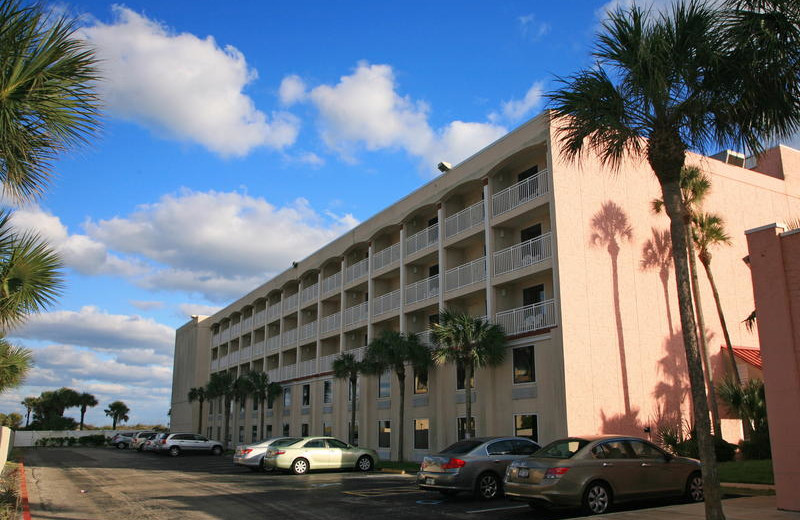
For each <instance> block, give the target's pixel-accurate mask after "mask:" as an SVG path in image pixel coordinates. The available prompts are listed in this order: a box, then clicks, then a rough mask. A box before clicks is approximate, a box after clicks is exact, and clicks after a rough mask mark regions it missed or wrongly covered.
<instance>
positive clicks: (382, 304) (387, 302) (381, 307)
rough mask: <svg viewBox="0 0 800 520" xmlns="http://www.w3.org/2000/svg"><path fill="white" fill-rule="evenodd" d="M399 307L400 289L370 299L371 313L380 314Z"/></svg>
mask: <svg viewBox="0 0 800 520" xmlns="http://www.w3.org/2000/svg"><path fill="white" fill-rule="evenodd" d="M399 308H400V289H396V290H394V291H392V292H390V293H387V294H383V295H381V296H378V297H377V298H375V299H374V300H373V301H372V315H373V316H380V315H381V314H386V313H387V312H391V311H394V310H397V309H399Z"/></svg>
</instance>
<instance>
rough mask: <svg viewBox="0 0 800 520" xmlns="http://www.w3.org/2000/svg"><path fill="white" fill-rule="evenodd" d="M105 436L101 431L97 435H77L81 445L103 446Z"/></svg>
mask: <svg viewBox="0 0 800 520" xmlns="http://www.w3.org/2000/svg"><path fill="white" fill-rule="evenodd" d="M106 440H107V439H106V436H105V435H103V434H102V433H100V434H97V435H87V436H85V437H78V444H80V445H81V446H105V445H106Z"/></svg>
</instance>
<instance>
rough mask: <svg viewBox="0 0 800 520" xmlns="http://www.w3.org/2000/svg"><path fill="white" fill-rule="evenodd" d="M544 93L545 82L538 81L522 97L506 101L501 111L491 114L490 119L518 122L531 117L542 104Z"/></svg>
mask: <svg viewBox="0 0 800 520" xmlns="http://www.w3.org/2000/svg"><path fill="white" fill-rule="evenodd" d="M543 95H544V83H543V82H541V81H537V82H536V83H534V84H533V85H531V88H529V89H528V91H527V92H526V93H525V96H524V97H523V98H522V99H513V100H511V101H506V102H504V103H503V104H502V106H501V110H500V112H499V113H498V112H493V113H491V114H489V120H490V121H493V122H496V121H501V120H502V121H509V122H512V123H516V122H518V121H521V120H523V119H524V118H526V117H529V116H530V115H531V114H532V113H533V112H534V110H537V109H538V108H539V107H540V106H541V104H542V99H543Z"/></svg>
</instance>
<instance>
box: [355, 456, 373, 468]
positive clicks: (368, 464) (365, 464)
mask: <svg viewBox="0 0 800 520" xmlns="http://www.w3.org/2000/svg"><path fill="white" fill-rule="evenodd" d="M356 468H358V470H359V471H371V470H372V459H371V458H369V457H367V456H366V455H362V456H361V457H359V458H358V461H357V462H356Z"/></svg>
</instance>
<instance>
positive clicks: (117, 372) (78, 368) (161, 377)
mask: <svg viewBox="0 0 800 520" xmlns="http://www.w3.org/2000/svg"><path fill="white" fill-rule="evenodd" d="M150 352H152V351H150ZM125 354H126V356H123V359H126V360H127V361H128V362H127V363H126V362H123V361H121V360H120V359H119V358H116V359H106V358H104V357H102V356H99V355H98V354H97V353H95V352H92V351H90V350H86V349H83V348H76V347H73V346H68V345H50V346H47V347H44V348H40V349H36V350H34V358H35V362H36V367H37V368H38V369H39V370H45V371H46V370H52V371H54V372H56V373H58V374H60V376H61V377H62V378H65V379H66V378H71V379H72V380H75V381H99V382H108V383H114V384H119V383H124V384H126V385H137V386H143V387H148V386H162V387H163V386H171V385H172V363H171V362H169V359H170V358H169V357H167V356H160V357H159V358H158V361H159V363H157V364H153V363H142V362H141V361H139V362H136V363H130V360H131V356H130V354H131V351H125ZM151 359H153V358H152V355H151ZM165 361H167V362H168V363H165ZM67 386H69V385H67Z"/></svg>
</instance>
